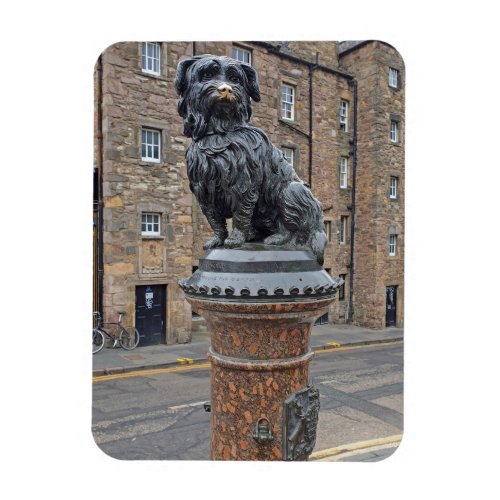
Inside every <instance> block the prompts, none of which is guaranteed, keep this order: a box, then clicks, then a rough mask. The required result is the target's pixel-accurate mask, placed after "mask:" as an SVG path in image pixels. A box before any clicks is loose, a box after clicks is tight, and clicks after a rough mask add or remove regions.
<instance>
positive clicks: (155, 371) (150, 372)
mask: <svg viewBox="0 0 500 500" xmlns="http://www.w3.org/2000/svg"><path fill="white" fill-rule="evenodd" d="M205 368H210V363H200V364H198V365H186V366H172V367H170V368H156V369H152V370H141V371H136V372H126V373H114V374H112V375H97V376H95V377H92V382H102V381H103V380H114V379H117V378H130V377H147V376H148V375H157V374H160V373H171V372H185V371H187V370H199V369H205Z"/></svg>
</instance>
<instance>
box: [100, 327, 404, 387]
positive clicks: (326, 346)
mask: <svg viewBox="0 0 500 500" xmlns="http://www.w3.org/2000/svg"><path fill="white" fill-rule="evenodd" d="M402 340H403V337H395V338H392V339H380V340H360V341H357V342H348V343H345V344H336V345H335V346H333V345H329V344H323V345H319V346H313V347H311V349H312V350H313V351H314V352H320V351H324V350H326V349H338V348H341V347H357V346H365V345H373V344H391V343H393V342H401V341H402ZM97 355H99V353H97ZM207 362H208V360H207V358H199V359H193V360H192V363H190V365H196V364H200V363H207ZM172 366H188V365H183V364H181V363H179V362H178V361H169V362H166V363H157V364H152V365H139V366H127V367H113V368H101V369H98V370H93V371H92V376H93V377H102V376H104V375H117V374H119V373H130V372H139V371H144V370H158V369H161V368H170V367H172Z"/></svg>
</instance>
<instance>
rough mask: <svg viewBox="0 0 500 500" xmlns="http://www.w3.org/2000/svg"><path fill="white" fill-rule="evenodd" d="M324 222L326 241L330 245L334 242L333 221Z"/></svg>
mask: <svg viewBox="0 0 500 500" xmlns="http://www.w3.org/2000/svg"><path fill="white" fill-rule="evenodd" d="M323 222H324V224H325V234H326V239H327V241H328V242H329V243H330V242H331V241H332V221H331V220H325V221H323Z"/></svg>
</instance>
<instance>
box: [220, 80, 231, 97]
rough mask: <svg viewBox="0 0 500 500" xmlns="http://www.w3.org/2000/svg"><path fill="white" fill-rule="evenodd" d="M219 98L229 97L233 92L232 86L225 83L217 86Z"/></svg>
mask: <svg viewBox="0 0 500 500" xmlns="http://www.w3.org/2000/svg"><path fill="white" fill-rule="evenodd" d="M217 90H218V91H219V94H220V96H221V99H229V98H230V97H231V94H232V93H233V88H232V87H231V86H230V85H228V84H227V83H223V84H222V85H221V86H220V87H217Z"/></svg>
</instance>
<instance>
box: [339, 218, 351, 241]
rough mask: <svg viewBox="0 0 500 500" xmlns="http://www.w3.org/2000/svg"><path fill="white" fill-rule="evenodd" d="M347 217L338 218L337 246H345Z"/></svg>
mask: <svg viewBox="0 0 500 500" xmlns="http://www.w3.org/2000/svg"><path fill="white" fill-rule="evenodd" d="M348 218H349V217H348V216H347V215H341V216H340V227H339V244H341V245H345V244H346V243H347V219H348Z"/></svg>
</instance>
